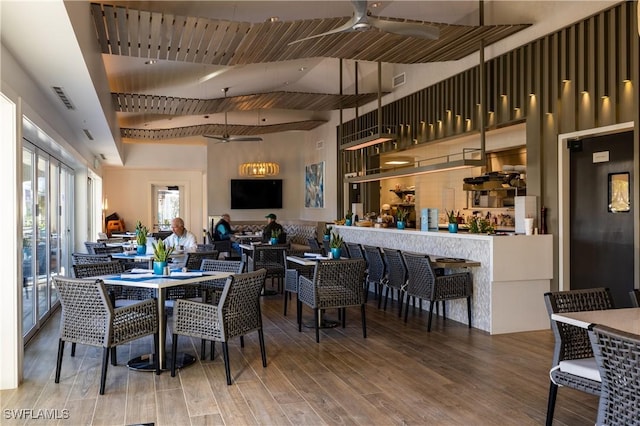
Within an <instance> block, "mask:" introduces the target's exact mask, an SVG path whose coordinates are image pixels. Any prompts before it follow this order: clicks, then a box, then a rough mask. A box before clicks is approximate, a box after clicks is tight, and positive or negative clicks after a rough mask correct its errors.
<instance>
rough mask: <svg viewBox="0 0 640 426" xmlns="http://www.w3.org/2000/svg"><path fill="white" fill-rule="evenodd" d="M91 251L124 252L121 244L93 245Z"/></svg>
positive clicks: (100, 252)
mask: <svg viewBox="0 0 640 426" xmlns="http://www.w3.org/2000/svg"><path fill="white" fill-rule="evenodd" d="M93 251H94V252H95V253H96V254H112V253H124V248H123V247H122V246H106V247H94V249H93Z"/></svg>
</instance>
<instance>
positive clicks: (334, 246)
mask: <svg viewBox="0 0 640 426" xmlns="http://www.w3.org/2000/svg"><path fill="white" fill-rule="evenodd" d="M343 243H344V240H343V239H342V237H341V236H340V235H338V234H336V233H335V232H332V233H331V241H330V242H329V248H330V249H331V257H332V258H333V259H340V257H341V256H342V244H343Z"/></svg>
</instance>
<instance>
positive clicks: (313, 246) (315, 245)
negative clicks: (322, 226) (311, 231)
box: [307, 238, 322, 250]
mask: <svg viewBox="0 0 640 426" xmlns="http://www.w3.org/2000/svg"><path fill="white" fill-rule="evenodd" d="M307 241H308V242H309V247H311V250H322V247H320V243H319V242H318V240H316V239H315V238H309V239H308V240H307Z"/></svg>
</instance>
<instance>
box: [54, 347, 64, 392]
mask: <svg viewBox="0 0 640 426" xmlns="http://www.w3.org/2000/svg"><path fill="white" fill-rule="evenodd" d="M63 355H64V340H62V339H58V359H57V361H56V379H55V382H56V383H60V370H61V369H62V356H63Z"/></svg>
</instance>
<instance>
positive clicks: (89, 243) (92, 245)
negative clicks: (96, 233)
mask: <svg viewBox="0 0 640 426" xmlns="http://www.w3.org/2000/svg"><path fill="white" fill-rule="evenodd" d="M84 246H85V248H86V249H87V253H89V254H96V252H95V250H94V249H95V248H96V247H100V248H102V247H106V246H107V244H106V243H102V242H95V241H85V242H84Z"/></svg>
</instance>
